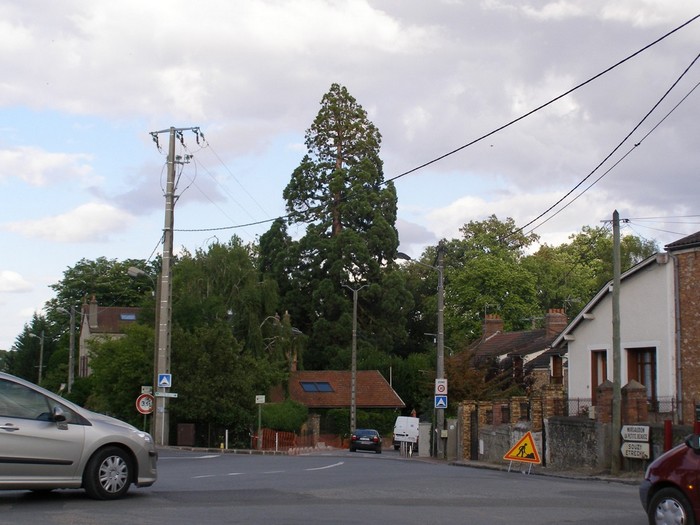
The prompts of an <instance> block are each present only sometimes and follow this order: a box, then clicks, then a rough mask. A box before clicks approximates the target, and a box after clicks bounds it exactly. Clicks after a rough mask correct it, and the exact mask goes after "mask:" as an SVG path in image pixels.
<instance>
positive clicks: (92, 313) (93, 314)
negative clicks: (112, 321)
mask: <svg viewBox="0 0 700 525" xmlns="http://www.w3.org/2000/svg"><path fill="white" fill-rule="evenodd" d="M88 325H89V326H90V330H94V329H96V328H97V326H98V324H97V299H95V296H94V295H93V296H92V299H90V307H89V310H88Z"/></svg>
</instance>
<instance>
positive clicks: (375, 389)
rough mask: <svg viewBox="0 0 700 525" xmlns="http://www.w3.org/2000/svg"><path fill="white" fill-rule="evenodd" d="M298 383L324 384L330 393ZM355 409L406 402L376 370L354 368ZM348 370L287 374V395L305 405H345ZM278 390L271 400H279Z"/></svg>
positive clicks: (349, 382)
mask: <svg viewBox="0 0 700 525" xmlns="http://www.w3.org/2000/svg"><path fill="white" fill-rule="evenodd" d="M302 382H315V383H328V384H329V385H330V387H331V390H332V391H330V392H306V391H305V390H304V389H303V388H302V386H301V383H302ZM355 386H356V389H355V404H356V406H357V408H404V407H405V406H406V405H405V403H404V402H403V401H402V400H401V398H400V397H399V395H398V394H397V393H396V392H395V391H394V389H393V388H391V386H390V385H389V383H388V382H387V381H386V379H384V376H382V374H380V373H379V371H378V370H358V371H357V376H356V385H355ZM351 394H352V373H351V372H350V371H346V370H319V371H311V370H302V371H297V372H292V373H291V374H290V375H289V398H290V399H292V400H293V401H296V402H298V403H301V404H303V405H305V406H307V407H309V408H347V407H350V405H351V399H350V398H351ZM282 397H283V396H282V395H281V389H276V391H275V392H273V393H272V395H271V398H272V401H278V402H279V401H282V400H283V399H282Z"/></svg>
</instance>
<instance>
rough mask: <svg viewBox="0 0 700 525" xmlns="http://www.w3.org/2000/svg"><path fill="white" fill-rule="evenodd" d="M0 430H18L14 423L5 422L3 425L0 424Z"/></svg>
mask: <svg viewBox="0 0 700 525" xmlns="http://www.w3.org/2000/svg"><path fill="white" fill-rule="evenodd" d="M0 430H7V431H8V432H14V431H15V430H19V427H18V426H16V425H13V424H12V423H5V424H4V425H2V426H0Z"/></svg>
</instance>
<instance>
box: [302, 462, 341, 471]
mask: <svg viewBox="0 0 700 525" xmlns="http://www.w3.org/2000/svg"><path fill="white" fill-rule="evenodd" d="M344 463H345V461H341V462H339V463H333V464H332V465H326V466H325V467H316V468H307V469H304V470H307V471H309V470H325V469H327V468H335V467H339V466H340V465H343V464H344Z"/></svg>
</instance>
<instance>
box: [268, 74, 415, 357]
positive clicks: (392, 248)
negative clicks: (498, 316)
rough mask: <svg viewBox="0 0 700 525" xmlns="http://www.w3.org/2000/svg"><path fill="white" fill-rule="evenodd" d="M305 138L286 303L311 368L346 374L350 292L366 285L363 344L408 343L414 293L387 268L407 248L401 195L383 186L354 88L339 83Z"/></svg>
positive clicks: (292, 207)
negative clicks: (402, 245)
mask: <svg viewBox="0 0 700 525" xmlns="http://www.w3.org/2000/svg"><path fill="white" fill-rule="evenodd" d="M305 142H306V147H307V153H306V155H305V156H304V158H303V159H302V161H301V163H300V164H299V166H298V167H297V168H296V169H295V170H294V172H293V174H292V178H291V180H290V182H289V184H288V185H287V187H286V188H285V190H284V198H285V200H286V205H287V211H288V212H289V221H290V222H291V223H304V224H306V234H305V235H304V237H303V238H302V239H300V240H299V242H298V243H297V244H296V246H295V249H294V250H293V251H294V253H295V255H296V258H297V260H296V261H295V264H294V265H293V267H290V269H289V271H290V275H291V276H292V282H293V283H294V286H293V289H290V290H289V291H288V292H287V293H286V296H285V299H284V301H285V304H289V306H290V310H292V309H293V311H292V312H291V313H292V322H293V323H294V324H295V326H300V327H302V329H304V330H305V332H306V333H308V334H309V335H310V342H309V348H308V351H307V355H306V357H305V359H304V360H305V363H306V365H307V368H326V367H336V368H339V367H345V366H346V365H347V362H348V355H349V354H348V348H349V343H350V339H351V322H352V317H351V311H352V293H351V292H350V291H349V290H347V288H344V286H349V287H351V288H355V289H357V288H358V287H359V286H362V285H365V284H366V285H367V287H366V288H364V289H363V290H362V291H361V292H360V293H359V296H358V303H359V306H358V326H359V331H358V338H359V341H358V348H360V349H361V348H363V347H364V348H371V347H375V348H377V347H381V348H382V349H383V350H389V351H390V350H392V349H393V346H394V345H396V344H401V343H402V342H403V341H404V340H405V337H406V335H405V330H404V328H403V326H404V321H403V319H402V317H401V307H402V306H404V304H405V302H406V301H410V296H408V295H407V294H406V293H405V292H404V287H403V282H402V281H401V279H399V280H398V281H399V282H397V281H396V276H395V275H392V272H391V271H388V272H383V271H382V269H383V268H385V267H386V265H387V263H391V261H393V259H394V257H395V255H396V249H397V247H398V233H397V231H396V228H395V223H396V191H395V188H394V186H393V184H391V183H388V184H387V183H385V182H384V175H383V171H382V161H381V159H380V157H379V146H380V144H381V135H380V133H379V131H378V130H377V128H376V127H375V126H374V124H372V122H370V121H369V119H368V118H367V112H366V111H365V110H364V109H363V108H362V106H361V105H359V104H358V103H357V101H356V100H355V99H354V98H353V97H352V96H351V95H350V94H349V93H348V90H347V89H346V88H345V87H342V86H340V85H338V84H333V85H332V86H331V88H330V90H329V91H328V93H326V94H325V95H324V96H323V98H322V100H321V109H320V111H319V112H318V115H317V116H316V118H315V119H314V121H313V123H312V125H311V127H310V128H309V129H308V130H307V132H306V141H305ZM262 255H263V257H267V256H268V254H264V253H263V254H262ZM392 265H393V264H389V266H392ZM387 280H388V281H393V282H392V285H391V286H388V285H385V282H386V281H387ZM290 299H291V300H290Z"/></svg>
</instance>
